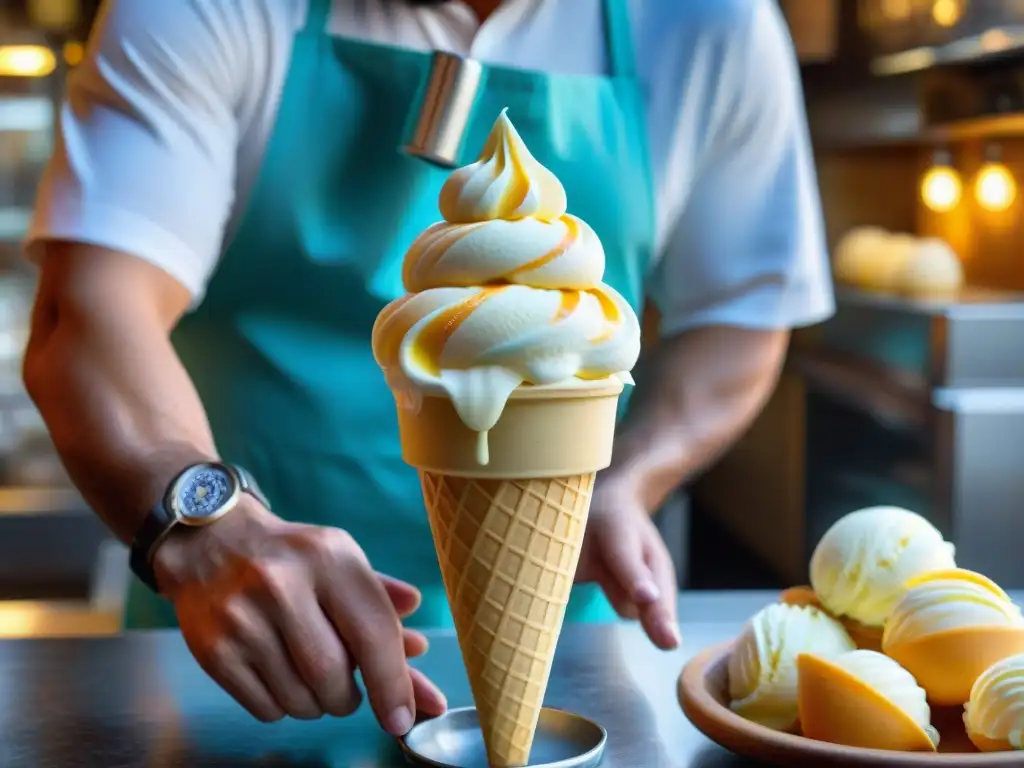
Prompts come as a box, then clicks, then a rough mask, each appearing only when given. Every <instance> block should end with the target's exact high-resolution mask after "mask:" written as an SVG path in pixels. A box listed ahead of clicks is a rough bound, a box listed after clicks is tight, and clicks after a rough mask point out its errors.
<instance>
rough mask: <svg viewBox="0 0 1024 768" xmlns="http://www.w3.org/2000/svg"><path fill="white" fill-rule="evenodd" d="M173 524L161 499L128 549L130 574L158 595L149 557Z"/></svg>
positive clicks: (170, 515)
mask: <svg viewBox="0 0 1024 768" xmlns="http://www.w3.org/2000/svg"><path fill="white" fill-rule="evenodd" d="M174 523H175V519H174V516H173V515H172V514H171V513H170V511H169V510H168V508H167V504H166V503H165V502H164V500H162V499H161V501H160V503H159V504H157V505H156V506H155V507H153V508H152V509H151V510H150V511H149V514H148V515H146V517H145V518H144V519H143V521H142V524H141V525H140V526H139V529H138V530H137V531H136V532H135V536H134V538H132V543H131V547H130V548H129V553H130V554H129V557H128V566H129V567H130V568H131V570H132V573H134V574H135V575H136V576H137V577H138V579H139V581H141V582H142V583H143V584H145V585H146V586H147V587H149V588H150V589H151V590H153V592H156V593H158V594H159V592H160V588H159V587H158V586H157V583H156V574H155V573H153V563H152V562H151V560H150V555H151V553H152V552H153V550H154V549H155V548H156V545H157V544H159V543H160V541H161V540H162V539H163V538H164V536H166V535H167V534H168V532H170V530H171V528H173V527H174Z"/></svg>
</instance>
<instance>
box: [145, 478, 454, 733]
mask: <svg viewBox="0 0 1024 768" xmlns="http://www.w3.org/2000/svg"><path fill="white" fill-rule="evenodd" d="M242 504H243V506H241V507H240V508H238V509H236V510H235V511H234V512H233V513H232V514H230V515H228V516H227V517H225V518H224V519H223V520H220V521H218V522H217V523H215V524H214V525H211V526H210V527H208V528H205V529H202V530H199V531H187V532H184V533H183V534H182V535H180V536H175V535H173V534H172V537H171V538H169V539H168V540H167V541H166V542H164V543H163V544H162V545H161V546H160V548H159V549H158V550H157V552H156V557H155V559H154V568H155V572H156V575H157V579H158V582H159V584H160V587H161V590H162V591H163V592H164V593H165V594H166V595H167V597H168V598H169V599H170V600H171V601H172V602H173V603H174V608H175V611H176V613H177V616H178V622H179V624H180V626H181V632H182V635H183V636H184V638H185V641H186V643H187V644H188V647H189V650H191V652H192V654H193V655H194V656H195V658H196V660H197V661H198V662H199V664H200V666H202V668H203V669H204V670H205V671H206V672H207V674H209V675H210V676H211V677H212V678H213V679H214V680H215V681H216V682H217V683H218V684H220V686H221V687H223V688H224V689H225V690H226V691H227V692H228V693H230V694H231V695H232V696H233V697H234V698H235V699H237V700H238V702H239V703H240V704H241V705H242V706H243V707H245V708H246V709H247V710H248V711H249V712H250V713H252V714H253V716H255V717H256V718H258V719H259V720H262V721H265V722H272V721H275V720H280V719H281V718H283V717H285V716H286V715H290V716H292V717H295V718H299V719H306V720H308V719H315V718H319V717H321V716H323V715H325V714H327V715H335V716H339V717H340V716H344V715H349V714H351V713H352V712H353V711H355V709H356V708H357V707H358V706H359V703H360V700H361V695H360V692H359V689H358V687H357V685H356V682H355V679H354V677H353V673H354V671H355V670H356V669H357V668H358V669H359V670H360V671H361V672H362V676H363V682H364V684H365V685H366V691H367V695H368V697H369V699H370V704H371V705H372V707H373V710H374V713H375V714H376V716H377V719H378V720H379V721H380V724H381V725H382V726H383V727H384V729H385V730H386V731H388V732H389V733H391V734H393V735H396V736H400V735H403V734H405V733H406V732H408V730H409V729H410V728H411V727H412V725H413V722H414V720H415V717H416V714H417V712H423V713H425V714H428V715H438V714H441V713H442V712H444V710H445V707H446V702H445V699H444V696H443V695H442V693H441V692H440V691H439V690H438V689H437V688H436V687H435V686H434V684H433V683H431V682H430V680H428V679H427V678H426V677H425V676H424V675H423V674H422V673H421V672H419V671H417V670H415V669H413V668H412V667H411V666H410V665H409V664H408V662H407V660H406V659H407V657H411V656H417V655H420V654H422V653H424V652H425V651H426V645H427V642H426V638H425V637H423V635H421V634H419V633H418V632H413V631H411V630H406V629H403V627H402V624H401V619H402V618H404V617H406V616H408V615H410V614H411V613H412V612H413V611H415V610H416V608H418V607H419V602H420V595H419V592H418V591H417V590H416V589H415V588H414V587H412V586H410V585H408V584H406V583H404V582H400V581H397V580H395V579H391V578H389V577H387V576H383V575H382V574H378V573H376V572H375V571H374V570H373V569H372V568H371V567H370V563H369V561H368V560H367V558H366V555H365V554H364V553H363V551H362V549H360V548H359V546H358V545H357V544H356V543H355V541H353V540H352V538H351V537H350V536H349V535H348V534H347V533H345V532H344V531H342V530H339V529H336V528H324V527H319V526H312V525H300V524H296V523H288V522H285V521H283V520H281V519H280V518H277V517H275V516H274V515H272V514H271V513H270V512H268V511H267V510H266V509H265V508H263V507H262V506H260V505H259V504H258V503H257V502H256V501H255V500H254V499H248V498H247V499H245V500H244V501H243V502H242Z"/></svg>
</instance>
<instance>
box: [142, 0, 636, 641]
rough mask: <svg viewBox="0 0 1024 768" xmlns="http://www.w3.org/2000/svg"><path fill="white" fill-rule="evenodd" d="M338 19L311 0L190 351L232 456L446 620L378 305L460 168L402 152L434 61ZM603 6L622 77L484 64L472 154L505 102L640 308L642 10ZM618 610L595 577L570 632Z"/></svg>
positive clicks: (291, 509)
mask: <svg viewBox="0 0 1024 768" xmlns="http://www.w3.org/2000/svg"><path fill="white" fill-rule="evenodd" d="M330 7H331V0H311V2H310V12H309V18H308V22H307V24H306V27H305V28H304V29H303V30H302V31H301V32H299V34H298V35H297V37H296V40H295V47H294V52H293V55H292V62H291V68H290V70H289V72H288V75H287V79H286V81H285V87H284V93H283V96H282V101H281V105H280V112H279V117H278V120H277V125H276V127H275V129H274V133H273V136H272V138H271V141H270V144H269V146H268V148H267V153H266V156H265V159H264V161H263V166H262V168H261V174H260V177H259V178H258V180H257V183H256V185H255V188H254V190H253V193H252V197H251V199H250V200H249V203H248V210H247V211H246V215H245V217H244V219H243V220H242V223H241V226H240V228H239V229H238V231H237V233H236V235H235V237H234V238H233V240H232V242H231V244H230V247H229V248H228V249H227V252H226V253H225V254H224V257H223V259H222V260H221V263H220V266H219V268H218V270H217V272H216V274H215V275H214V277H213V279H212V281H211V283H210V285H209V288H208V293H207V295H206V298H205V301H203V303H202V304H201V306H199V307H198V308H197V309H196V311H195V312H193V313H191V314H189V315H187V316H185V317H184V318H183V319H182V320H181V322H180V324H179V325H178V327H177V329H176V330H175V332H174V336H173V341H174V345H175V347H176V349H177V351H178V354H179V355H180V357H181V360H182V362H183V363H184V365H185V367H186V368H187V369H188V371H189V374H190V375H191V377H192V380H193V382H195V386H196V388H197V390H198V392H199V395H200V397H201V398H202V401H203V403H204V405H205V407H206V412H207V414H208V415H209V419H210V424H211V426H212V428H213V434H214V436H215V438H216V442H217V447H218V450H219V451H220V453H221V455H222V456H223V457H224V458H225V459H226V460H229V461H232V462H237V463H239V464H241V465H242V466H244V467H246V468H248V469H249V470H250V471H251V472H252V473H253V475H254V476H255V477H256V478H257V480H258V481H259V483H260V485H261V486H262V488H263V489H264V491H265V492H266V494H267V496H268V498H269V500H270V502H271V505H272V507H273V510H274V512H275V513H276V514H278V515H280V516H282V517H284V518H286V519H289V520H297V521H301V522H304V523H313V524H318V525H331V526H338V527H341V528H344V529H346V530H347V531H348V532H349V533H351V534H352V536H353V537H354V538H355V539H356V541H357V542H359V544H360V545H361V546H362V547H363V549H364V550H365V551H366V554H367V556H368V557H369V558H370V561H371V563H372V564H373V566H374V568H375V569H376V570H378V571H381V572H384V573H388V574H390V575H391V576H394V577H396V578H399V579H403V580H405V581H408V582H410V583H412V584H415V585H416V586H417V587H419V588H420V589H422V591H423V597H424V600H423V606H422V607H421V608H420V610H419V611H418V612H417V613H416V615H415V616H413V617H412V618H411V619H410V621H409V622H408V623H409V625H410V626H417V627H448V626H451V616H450V614H449V611H448V606H447V601H446V599H445V596H444V588H443V586H442V583H441V576H440V571H439V569H438V565H437V559H436V556H435V554H434V547H433V543H432V541H431V536H430V529H429V526H428V524H427V517H426V512H425V511H424V508H423V502H422V497H421V491H420V484H419V479H418V477H417V474H416V472H415V471H414V470H413V469H411V468H410V467H408V466H407V465H406V464H404V463H403V462H402V458H401V451H400V445H399V440H398V426H397V417H396V413H395V403H394V400H393V398H392V395H391V392H390V391H389V390H388V388H387V386H386V385H385V383H384V375H383V374H382V373H381V371H380V369H379V368H378V367H377V365H376V363H375V362H374V359H373V354H372V351H371V349H370V333H371V329H372V327H373V321H374V319H375V318H376V316H377V313H378V312H379V311H380V310H381V308H383V307H384V305H386V304H387V303H388V302H390V301H391V300H393V299H395V298H397V297H399V296H401V295H402V294H403V293H404V290H403V287H402V281H401V266H402V258H403V256H404V254H405V250H406V248H407V247H408V246H409V244H410V243H411V242H412V241H413V239H414V238H415V237H416V235H418V234H419V233H420V232H422V231H423V230H424V229H425V228H426V227H428V226H429V225H431V224H433V223H434V222H436V221H438V220H439V219H440V214H439V213H438V208H437V198H438V193H439V191H440V189H441V185H442V184H443V183H444V181H445V179H446V178H447V176H448V173H447V172H446V171H443V170H441V169H438V168H434V167H432V166H430V165H428V164H426V163H424V162H423V161H421V160H417V159H414V158H411V157H408V156H406V155H404V154H402V152H401V151H400V147H401V146H402V144H403V143H404V141H403V140H404V138H405V136H404V135H403V134H404V132H405V130H406V126H407V125H408V124H409V118H410V110H414V109H416V108H417V106H418V97H419V95H420V89H421V87H422V84H423V83H424V82H425V79H426V74H427V71H428V67H429V64H430V56H429V55H428V54H426V53H422V52H418V51H411V50H405V49H401V48H395V47H391V46H385V45H378V44H375V43H369V42H362V41H356V40H349V39H343V38H336V37H332V36H330V35H328V34H327V32H326V23H327V20H328V15H329V12H330ZM605 9H606V10H605V27H606V38H607V48H608V59H609V68H610V70H611V77H590V76H576V75H554V74H547V73H543V72H532V71H526V70H521V69H514V68H511V67H486V68H485V82H484V86H483V87H482V89H481V93H480V95H479V97H478V99H477V103H476V107H475V110H474V113H473V117H472V119H471V122H470V125H469V127H468V129H467V135H466V137H465V141H464V144H463V146H464V154H465V157H463V158H462V161H463V162H470V161H471V160H472V159H473V157H475V154H476V153H477V152H479V151H480V149H481V148H482V147H483V145H484V140H485V139H486V137H487V134H488V132H489V130H490V128H491V125H492V124H493V122H494V120H495V118H497V116H498V114H499V113H500V112H501V110H502V109H503V108H505V107H507V108H508V115H509V117H510V119H511V120H512V122H513V123H514V124H515V126H516V128H517V129H518V131H519V133H520V134H521V135H522V137H523V139H524V140H525V141H526V144H527V146H528V147H529V148H530V151H531V152H532V153H533V154H534V155H535V156H536V158H537V159H538V160H539V161H540V162H542V163H543V164H544V165H546V166H547V167H548V168H550V169H551V170H552V171H553V172H554V173H555V174H556V175H557V176H558V178H559V179H560V180H561V181H562V183H563V184H564V186H565V190H566V193H567V195H568V201H569V212H570V213H573V214H575V215H577V216H579V217H581V218H582V219H584V220H585V221H586V222H588V223H589V224H590V225H591V226H592V227H593V228H594V229H595V230H596V232H597V234H598V235H599V236H600V238H601V241H602V242H603V244H604V247H605V251H606V253H607V271H606V273H605V281H606V282H608V283H610V284H611V285H612V286H614V287H615V288H616V289H618V290H619V292H621V293H622V294H623V296H625V297H626V298H627V300H628V301H629V302H630V304H631V305H632V306H633V307H634V309H636V310H637V312H638V313H639V311H640V309H641V304H642V301H643V294H644V290H643V283H644V278H645V276H646V272H647V268H648V266H649V264H650V262H651V253H652V249H653V238H654V213H653V211H654V208H653V199H652V192H653V190H652V182H651V175H650V166H649V161H648V156H647V136H646V130H645V121H644V118H643V103H642V97H641V92H640V88H639V86H638V83H637V81H636V77H635V70H634V61H633V50H632V49H633V44H632V37H631V34H632V31H631V29H630V25H629V20H628V17H627V10H626V0H605ZM614 618H615V614H614V612H613V611H612V610H611V608H610V606H609V605H608V603H607V602H606V601H605V599H604V597H603V595H601V594H600V592H599V591H598V590H597V588H596V587H595V586H594V585H589V584H588V585H583V586H580V587H577V588H576V589H575V590H574V593H573V596H572V599H571V600H570V604H569V609H568V613H567V616H566V620H567V621H611V620H614ZM174 625H175V616H174V611H173V608H172V606H171V605H170V604H169V603H167V602H165V601H163V600H162V599H160V598H158V597H156V596H154V595H152V594H150V593H149V592H148V591H146V590H145V588H144V587H143V586H141V584H139V583H138V582H133V584H132V586H131V588H130V593H129V597H128V610H127V616H126V626H127V627H128V628H150V627H162V626H174Z"/></svg>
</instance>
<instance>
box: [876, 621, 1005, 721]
mask: <svg viewBox="0 0 1024 768" xmlns="http://www.w3.org/2000/svg"><path fill="white" fill-rule="evenodd" d="M1018 653H1024V628H1022V627H957V628H956V629H947V630H944V631H942V632H935V633H934V634H931V635H928V636H927V637H922V638H921V639H920V640H914V641H912V642H909V643H900V644H898V645H893V646H886V648H885V654H886V656H888V657H889V658H891V659H893V660H894V661H896V662H898V663H899V665H900V666H901V667H903V668H904V669H906V670H907V671H908V672H909V673H910V674H912V675H913V676H914V679H915V680H917V684H918V685H920V686H921V687H922V688H924V690H925V692H926V693H927V694H928V701H929V702H930V703H931V704H932V705H933V706H940V707H955V706H960V705H961V704H963V703H965V702H967V701H969V700H970V698H971V688H972V687H973V686H974V683H975V681H976V680H977V679H978V678H979V677H981V675H982V673H984V672H985V670H986V669H988V668H989V667H991V666H992V665H993V664H995V663H996V662H998V661H1002V660H1003V659H1005V658H1007V657H1008V656H1015V655H1017V654H1018Z"/></svg>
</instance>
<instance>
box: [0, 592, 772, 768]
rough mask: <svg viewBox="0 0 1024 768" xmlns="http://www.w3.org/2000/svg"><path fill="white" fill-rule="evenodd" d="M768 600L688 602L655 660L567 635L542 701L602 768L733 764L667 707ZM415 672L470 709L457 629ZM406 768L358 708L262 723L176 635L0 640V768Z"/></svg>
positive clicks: (638, 645) (630, 637) (608, 629)
mask: <svg viewBox="0 0 1024 768" xmlns="http://www.w3.org/2000/svg"><path fill="white" fill-rule="evenodd" d="M776 595H777V593H774V592H704V593H695V594H688V595H684V596H683V597H682V598H681V600H680V617H681V621H682V630H683V637H684V647H683V649H681V650H679V651H676V652H672V653H663V652H660V651H658V650H656V649H655V648H654V647H653V646H652V645H651V644H650V643H649V642H648V641H647V639H646V638H645V637H644V636H643V634H642V633H641V631H640V629H639V628H638V627H636V626H634V625H631V624H621V625H607V626H605V625H601V626H598V625H573V626H567V627H566V628H565V630H564V631H563V634H562V638H561V640H560V643H559V649H558V655H557V658H556V661H555V668H554V671H553V673H552V676H551V683H550V687H549V689H548V696H547V700H546V701H547V704H548V705H549V706H553V707H560V708H565V709H570V710H573V711H575V712H578V713H580V714H582V715H586V716H588V717H590V718H593V719H594V720H596V721H597V722H599V723H601V724H602V725H604V727H605V728H606V729H607V730H608V734H609V741H608V747H607V752H606V756H605V759H604V762H603V764H602V765H603V766H604V768H660V767H662V766H665V767H669V766H671V767H678V768H698V767H699V768H741V767H742V766H752V765H754V764H753V763H751V762H749V761H746V760H742V759H740V758H738V757H733V756H731V755H729V754H728V753H726V752H725V751H724V750H722V749H720V748H719V747H717V746H715V745H714V744H712V743H711V742H709V741H708V740H707V739H705V738H704V737H703V736H702V735H701V734H700V733H698V732H697V731H696V730H695V729H694V728H693V726H691V725H690V723H689V722H688V721H687V720H686V718H685V717H684V716H683V714H682V710H681V709H680V707H679V705H678V703H677V699H676V680H677V678H678V676H679V673H680V671H681V670H682V667H683V664H684V663H685V662H686V661H687V660H688V659H689V658H690V657H691V656H693V655H695V654H696V653H698V652H699V651H701V650H702V649H704V648H707V647H708V646H710V645H713V644H716V643H720V642H723V641H725V640H728V639H730V638H731V637H733V636H735V635H736V634H737V632H738V631H739V629H740V627H741V625H742V623H743V621H744V620H746V619H747V618H748V617H749V616H750V615H751V614H753V613H755V612H756V611H757V610H758V609H760V608H761V607H762V606H764V605H766V604H767V603H769V602H771V601H772V600H773V599H775V597H776ZM418 665H419V666H420V667H421V668H422V669H423V670H424V671H426V672H427V673H428V674H429V675H430V676H431V677H432V678H433V679H434V680H435V681H436V682H437V683H438V684H439V685H440V686H441V687H442V689H443V690H444V691H445V693H446V694H447V696H448V699H449V704H450V705H451V706H452V707H458V706H465V705H468V704H471V703H472V699H471V697H470V693H469V686H468V684H467V682H466V678H465V672H464V670H463V666H462V661H461V658H460V656H459V651H458V645H457V643H456V640H455V636H454V634H453V633H434V634H433V635H431V649H430V652H429V653H428V654H427V655H426V657H424V658H423V659H422V660H420V661H419V662H418ZM404 765H407V764H406V763H405V761H404V757H403V756H402V753H401V752H400V751H399V750H398V748H397V745H396V744H395V743H394V741H393V740H391V739H390V738H389V737H387V736H386V735H385V734H384V733H383V732H382V731H381V730H380V729H379V728H378V727H377V725H376V723H375V721H374V720H373V716H372V713H371V712H370V710H369V708H368V706H367V705H366V704H365V703H364V704H363V706H362V707H361V708H360V709H359V711H358V712H357V713H356V714H355V715H353V716H352V717H349V718H344V719H324V720H320V721H317V722H313V723H309V722H297V721H283V722H281V723H278V724H274V725H269V726H268V725H262V724H260V723H258V722H256V721H255V720H253V719H251V718H250V717H249V716H248V714H246V713H245V712H244V711H243V710H242V709H241V708H240V707H238V706H237V705H236V704H235V703H234V702H233V701H232V700H231V699H229V698H228V696H227V695H226V694H224V693H222V692H221V691H220V690H219V689H218V688H217V687H216V686H215V685H214V684H213V683H212V682H211V681H210V680H208V679H207V678H206V676H205V675H204V674H203V672H202V671H201V670H200V669H199V667H198V666H197V665H196V664H195V662H194V661H193V660H192V658H191V656H190V655H189V653H188V650H187V649H186V647H185V644H184V642H183V641H182V639H181V637H180V636H179V635H178V634H177V633H175V632H173V631H164V632H136V633H129V634H126V635H122V636H119V637H116V638H107V639H75V640H10V641H4V642H0V766H3V768H177V766H182V768H185V767H187V768H214V767H216V768H242V767H243V766H261V767H263V768H266V767H268V766H274V767H276V768H335V767H338V768H341V767H342V766H344V768H390V767H391V766H395V767H396V768H397V766H404Z"/></svg>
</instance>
